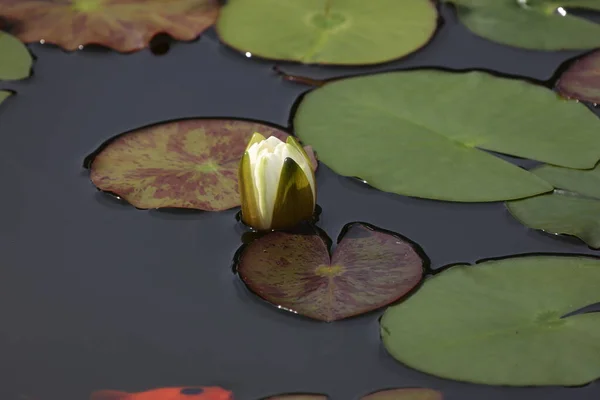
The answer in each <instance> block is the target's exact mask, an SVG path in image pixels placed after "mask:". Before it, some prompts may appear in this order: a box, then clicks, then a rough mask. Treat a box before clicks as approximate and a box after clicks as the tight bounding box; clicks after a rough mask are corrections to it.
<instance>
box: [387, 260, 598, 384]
mask: <svg viewBox="0 0 600 400" xmlns="http://www.w3.org/2000/svg"><path fill="white" fill-rule="evenodd" d="M598 288H600V260H598V259H593V258H588V257H576V256H569V257H566V256H525V257H514V258H508V259H504V260H495V261H485V262H482V263H480V264H478V265H476V266H470V265H457V266H453V267H450V268H449V269H447V270H445V271H443V272H441V273H439V274H437V275H434V276H433V277H431V278H428V279H426V280H425V282H424V283H423V285H422V287H421V288H420V289H419V290H418V291H417V292H416V293H415V294H414V295H413V296H411V297H410V298H408V299H407V300H406V301H404V302H402V303H400V304H398V305H395V306H392V307H390V308H388V309H387V310H386V312H385V314H384V315H383V317H382V319H381V336H382V339H383V343H384V345H385V347H386V349H387V350H388V351H389V353H390V354H391V355H392V356H393V357H394V358H396V359H397V360H398V361H400V362H402V363H404V364H406V365H408V366H409V367H412V368H416V369H418V370H421V371H423V372H426V373H429V374H433V375H436V376H439V377H442V378H446V379H454V380H459V381H467V382H473V383H479V384H488V385H509V386H540V385H564V386H570V385H582V384H585V383H588V382H591V381H593V380H595V379H597V378H599V377H600V363H599V362H598V360H600V314H598V313H587V314H577V315H571V316H568V317H564V316H565V315H566V314H568V313H572V312H574V311H577V310H579V309H581V308H583V307H585V306H588V305H592V304H595V303H598V302H600V290H598Z"/></svg>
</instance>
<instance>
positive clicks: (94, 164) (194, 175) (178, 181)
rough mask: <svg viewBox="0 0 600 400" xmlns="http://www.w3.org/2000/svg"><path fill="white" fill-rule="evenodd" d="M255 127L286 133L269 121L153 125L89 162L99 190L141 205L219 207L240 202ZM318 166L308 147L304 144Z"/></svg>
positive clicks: (118, 141) (265, 131) (265, 132)
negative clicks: (242, 168) (242, 167)
mask: <svg viewBox="0 0 600 400" xmlns="http://www.w3.org/2000/svg"><path fill="white" fill-rule="evenodd" d="M254 132H260V133H262V134H263V135H264V136H265V137H268V136H276V137H278V138H279V139H282V140H285V138H286V137H287V136H288V134H287V133H286V132H284V131H283V130H281V129H277V128H274V127H272V126H269V125H265V124H261V123H257V122H252V121H240V120H229V119H187V120H179V121H171V122H166V123H162V124H158V125H152V126H147V127H143V128H140V129H136V130H134V131H131V132H128V133H125V134H123V135H121V136H118V137H117V138H115V139H114V140H112V141H110V142H109V143H108V144H107V145H106V147H103V148H101V150H100V151H99V152H98V153H97V154H96V155H95V156H94V158H93V161H91V162H89V163H88V166H89V168H90V169H91V173H90V177H91V180H92V182H93V183H94V184H95V185H96V187H98V189H100V190H103V191H105V192H110V193H113V194H115V195H117V196H119V197H122V198H123V199H125V200H126V201H128V202H129V203H131V204H132V205H134V206H135V207H137V208H141V209H149V208H164V207H169V208H189V209H198V210H206V211H221V210H226V209H229V208H233V207H236V206H239V205H240V198H239V193H238V166H239V162H240V159H241V157H242V155H243V153H244V150H245V149H246V145H247V144H248V141H249V140H250V138H251V136H252V134H253V133H254ZM305 149H306V150H307V153H308V154H309V156H310V157H311V159H312V161H313V164H314V165H313V166H314V167H315V168H316V164H317V162H316V159H315V157H314V153H313V152H312V149H311V148H310V147H308V146H307V147H305Z"/></svg>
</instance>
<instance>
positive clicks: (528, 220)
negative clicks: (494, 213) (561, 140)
mask: <svg viewBox="0 0 600 400" xmlns="http://www.w3.org/2000/svg"><path fill="white" fill-rule="evenodd" d="M532 172H533V173H535V174H536V175H538V176H539V177H540V178H542V179H544V180H546V181H547V182H548V183H550V184H552V185H553V186H554V187H555V188H556V189H557V190H555V191H554V193H552V194H545V195H542V196H538V197H532V198H529V199H523V200H518V201H511V202H508V203H507V204H506V205H507V207H508V210H509V211H510V212H511V214H512V215H513V216H514V217H515V218H516V219H518V220H519V221H520V222H521V223H523V224H524V225H527V226H529V227H530V228H533V229H539V230H543V231H546V232H549V233H554V234H567V235H572V236H577V237H578V238H580V239H581V240H583V241H585V242H586V243H587V244H588V245H589V246H591V247H593V248H595V249H599V248H600V166H597V167H596V168H594V169H593V170H575V169H567V168H559V167H554V166H550V165H544V166H542V167H540V168H537V169H534V170H533V171H532Z"/></svg>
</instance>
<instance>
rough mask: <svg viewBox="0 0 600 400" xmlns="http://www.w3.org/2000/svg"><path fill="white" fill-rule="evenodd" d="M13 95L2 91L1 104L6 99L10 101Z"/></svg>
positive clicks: (0, 92)
mask: <svg viewBox="0 0 600 400" xmlns="http://www.w3.org/2000/svg"><path fill="white" fill-rule="evenodd" d="M11 95H12V92H9V91H7V90H0V104H2V102H3V101H4V100H6V99H8V98H9V97H10V96H11Z"/></svg>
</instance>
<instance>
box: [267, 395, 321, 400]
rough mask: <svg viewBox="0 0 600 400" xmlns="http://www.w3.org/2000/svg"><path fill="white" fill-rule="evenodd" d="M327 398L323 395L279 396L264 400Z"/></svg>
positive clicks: (313, 399) (318, 399) (319, 399)
mask: <svg viewBox="0 0 600 400" xmlns="http://www.w3.org/2000/svg"><path fill="white" fill-rule="evenodd" d="M327 399H329V397H327V396H325V395H324V394H311V393H307V394H302V393H298V394H293V393H292V394H280V395H277V396H271V397H267V398H265V399H264V400H327Z"/></svg>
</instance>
